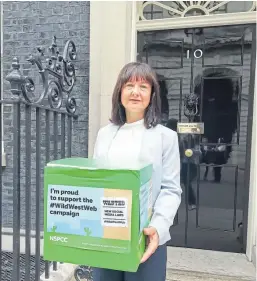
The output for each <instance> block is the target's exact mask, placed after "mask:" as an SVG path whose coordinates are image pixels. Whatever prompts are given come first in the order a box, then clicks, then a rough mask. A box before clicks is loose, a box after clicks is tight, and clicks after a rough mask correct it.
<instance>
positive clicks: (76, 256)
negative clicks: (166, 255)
mask: <svg viewBox="0 0 257 281" xmlns="http://www.w3.org/2000/svg"><path fill="white" fill-rule="evenodd" d="M151 176H152V165H143V164H141V165H139V164H138V166H137V167H135V166H134V167H133V169H128V168H126V169H125V168H121V167H119V168H117V167H112V166H110V165H108V164H103V163H101V164H100V163H98V162H97V161H95V160H90V159H87V158H66V159H61V160H56V161H52V162H50V163H48V164H47V166H46V167H45V172H44V259H45V260H51V261H59V262H67V263H73V264H79V265H88V266H93V267H100V268H108V269H114V270H122V271H131V272H135V271H137V268H138V266H139V263H140V260H141V257H142V255H143V253H144V251H145V236H144V235H143V228H144V227H146V226H147V225H148V224H149V220H150V218H151V215H152V181H151Z"/></svg>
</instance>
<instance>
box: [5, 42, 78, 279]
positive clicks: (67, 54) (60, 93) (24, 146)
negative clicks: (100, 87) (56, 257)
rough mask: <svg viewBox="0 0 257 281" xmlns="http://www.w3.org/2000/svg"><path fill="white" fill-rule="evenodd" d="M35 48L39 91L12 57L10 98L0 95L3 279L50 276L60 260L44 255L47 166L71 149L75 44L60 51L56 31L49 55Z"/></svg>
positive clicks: (33, 58)
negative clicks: (46, 258)
mask: <svg viewBox="0 0 257 281" xmlns="http://www.w3.org/2000/svg"><path fill="white" fill-rule="evenodd" d="M37 50H38V54H37V55H30V56H29V58H28V61H29V62H30V63H31V64H32V65H35V66H36V67H37V68H38V71H39V74H40V77H41V82H42V84H41V87H42V89H43V90H42V92H41V94H39V96H37V93H38V91H37V89H36V88H37V87H38V86H40V85H39V84H38V83H35V82H34V80H35V79H33V78H32V77H25V76H23V74H22V72H21V70H20V64H19V60H18V58H14V59H13V63H12V71H11V72H10V74H8V75H7V77H6V80H7V81H9V82H10V86H11V89H10V91H11V93H10V98H6V97H5V98H4V99H2V100H0V116H1V119H2V116H3V122H0V144H2V143H4V146H2V145H0V205H1V208H0V281H9V280H10V281H11V280H19V281H23V280H24V281H29V280H33V281H38V280H40V276H44V278H45V279H49V277H50V274H51V270H50V268H51V269H52V270H54V271H55V270H57V263H56V262H50V261H43V258H42V247H41V246H42V241H43V216H44V214H43V169H44V166H45V164H46V163H47V162H49V161H50V160H53V159H58V158H63V157H70V156H71V155H72V124H73V119H74V118H76V108H77V106H76V100H75V98H74V97H72V96H71V93H72V89H73V86H74V83H75V80H76V79H75V78H76V77H75V67H74V64H73V61H74V60H75V59H76V47H75V44H74V42H73V41H71V40H70V41H67V43H66V45H65V47H64V50H63V54H62V55H61V54H60V51H59V49H58V48H57V44H56V37H54V38H53V41H52V44H51V46H50V47H49V50H50V56H45V50H44V49H43V48H38V49H37ZM33 75H34V73H33ZM5 96H6V95H5ZM7 125H8V126H7ZM3 150H4V151H3ZM3 152H5V154H6V163H3V161H2V157H1V156H2V155H3ZM11 242H12V243H11ZM9 244H10V247H9ZM11 244H12V245H11Z"/></svg>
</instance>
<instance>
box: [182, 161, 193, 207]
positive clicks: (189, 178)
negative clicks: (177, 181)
mask: <svg viewBox="0 0 257 281" xmlns="http://www.w3.org/2000/svg"><path fill="white" fill-rule="evenodd" d="M188 165H189V173H188ZM196 175H197V167H196V165H195V164H193V163H182V165H181V181H182V183H183V184H184V186H185V188H186V187H187V182H188V181H189V184H188V204H189V205H196V197H195V193H194V190H193V187H192V181H193V180H194V179H195V177H196Z"/></svg>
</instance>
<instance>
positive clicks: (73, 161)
mask: <svg viewBox="0 0 257 281" xmlns="http://www.w3.org/2000/svg"><path fill="white" fill-rule="evenodd" d="M147 166H151V164H148V163H143V162H139V161H137V162H134V163H133V164H131V163H120V165H117V164H112V163H110V162H107V161H101V160H96V159H92V158H82V157H71V158H63V159H59V160H54V161H51V162H49V163H47V167H65V168H74V169H84V170H100V169H105V170H134V171H135V170H136V171H137V170H141V169H143V168H145V167H147Z"/></svg>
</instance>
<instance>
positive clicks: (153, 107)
mask: <svg viewBox="0 0 257 281" xmlns="http://www.w3.org/2000/svg"><path fill="white" fill-rule="evenodd" d="M134 79H136V80H145V81H147V82H148V83H149V84H151V86H152V92H151V99H150V103H149V105H148V107H147V108H146V111H145V116H144V124H145V127H146V128H147V129H149V128H151V127H155V126H156V125H158V124H159V123H160V122H161V97H160V87H159V83H158V80H157V77H156V74H155V72H154V71H153V69H152V68H151V67H150V66H149V65H148V64H146V63H140V62H130V63H128V64H126V65H125V66H124V67H123V68H122V69H121V71H120V73H119V76H118V79H117V82H116V85H115V87H114V91H113V95H112V113H111V119H110V121H111V122H112V123H113V124H115V125H118V126H122V125H124V124H125V123H126V112H125V108H124V106H123V105H122V103H121V90H122V87H123V85H124V84H126V83H127V82H128V81H131V80H134Z"/></svg>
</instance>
